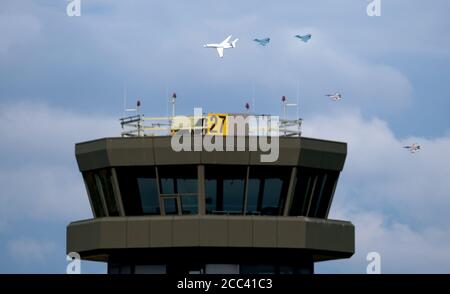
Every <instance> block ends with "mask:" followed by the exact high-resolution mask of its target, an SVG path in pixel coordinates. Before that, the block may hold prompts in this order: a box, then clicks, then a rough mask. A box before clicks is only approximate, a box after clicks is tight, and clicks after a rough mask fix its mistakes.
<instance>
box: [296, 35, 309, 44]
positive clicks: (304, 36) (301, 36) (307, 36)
mask: <svg viewBox="0 0 450 294" xmlns="http://www.w3.org/2000/svg"><path fill="white" fill-rule="evenodd" d="M295 37H296V38H298V39H300V40H302V41H303V42H305V43H306V42H308V41H309V40H310V39H311V37H312V35H311V34H306V35H295Z"/></svg>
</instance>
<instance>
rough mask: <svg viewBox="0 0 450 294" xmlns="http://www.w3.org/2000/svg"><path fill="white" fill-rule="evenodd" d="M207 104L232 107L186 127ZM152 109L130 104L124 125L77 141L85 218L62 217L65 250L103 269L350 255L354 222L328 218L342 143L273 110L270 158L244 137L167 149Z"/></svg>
mask: <svg viewBox="0 0 450 294" xmlns="http://www.w3.org/2000/svg"><path fill="white" fill-rule="evenodd" d="M214 116H219V117H217V118H219V119H221V121H222V123H223V124H226V123H227V117H228V116H229V115H228V114H208V115H205V116H204V117H202V118H201V120H199V121H197V122H196V123H194V122H193V120H191V121H192V122H193V123H192V124H193V125H194V127H192V128H191V130H190V132H192V133H193V134H194V133H195V132H197V130H196V128H200V129H201V132H202V135H204V136H206V135H210V134H211V133H213V130H212V128H215V127H217V125H215V124H211V123H210V122H211V121H216V120H215V119H214ZM148 120H150V126H149V127H148V126H145V124H146V123H148ZM151 120H152V118H144V117H143V116H142V115H140V114H138V115H136V116H130V117H128V118H125V119H122V120H121V122H122V127H127V126H132V127H133V129H132V130H131V131H130V130H128V131H124V132H123V133H122V137H117V138H102V139H97V140H93V141H89V142H82V143H78V144H76V146H75V155H76V159H77V162H78V167H79V169H80V171H81V173H82V175H83V179H84V183H85V186H86V190H87V195H88V198H89V201H90V205H91V208H92V213H93V218H92V219H87V220H79V221H75V222H72V223H70V224H69V225H68V227H67V253H69V252H77V253H79V254H80V256H81V258H82V259H84V260H91V261H99V262H106V263H107V264H108V273H111V274H114V273H155V274H160V273H169V274H170V273H178V274H180V273H181V274H186V273H206V274H208V273H213V274H233V273H234V274H237V273H245V274H254V273H280V274H302V273H307V274H311V273H314V263H316V262H322V261H327V260H334V259H341V258H349V257H351V256H352V255H353V253H354V250H355V237H354V234H355V232H354V226H353V225H352V223H350V222H349V221H342V220H330V219H328V214H329V211H330V207H331V203H332V200H333V195H334V191H335V189H336V185H337V183H338V178H339V174H340V172H341V171H342V169H343V166H344V161H345V158H346V153H347V145H346V143H341V142H333V141H326V140H321V139H313V138H306V137H302V136H301V134H300V132H299V131H292V129H291V130H287V129H288V127H289V125H291V126H292V125H297V126H298V127H300V124H301V120H297V121H287V120H280V130H281V129H284V131H280V137H279V157H278V159H277V160H276V161H274V162H261V160H260V155H261V152H260V151H248V149H246V150H247V151H227V152H224V151H211V152H209V151H191V152H186V151H180V152H175V151H174V150H173V148H172V147H171V138H172V136H173V133H174V132H177V131H180V129H177V128H174V127H173V125H174V121H176V119H175V117H171V118H169V123H167V121H166V126H167V127H168V130H166V131H167V132H166V134H161V135H155V133H154V132H153V133H152V131H154V130H161V128H162V126H164V123H161V122H155V121H153V122H152V121H151ZM156 120H157V119H156ZM221 129H222V131H223V129H225V130H226V125H225V128H223V126H221ZM222 135H224V140H228V139H230V136H229V135H228V136H227V134H225V133H222ZM247 135H248V134H247ZM244 138H245V139H246V140H247V141H246V142H247V143H248V139H249V136H244ZM80 197H81V195H80Z"/></svg>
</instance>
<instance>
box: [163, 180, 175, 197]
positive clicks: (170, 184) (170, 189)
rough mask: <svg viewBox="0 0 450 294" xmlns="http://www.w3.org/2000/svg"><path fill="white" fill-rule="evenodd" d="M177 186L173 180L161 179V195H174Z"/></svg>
mask: <svg viewBox="0 0 450 294" xmlns="http://www.w3.org/2000/svg"><path fill="white" fill-rule="evenodd" d="M174 193H175V185H174V180H173V178H161V194H174Z"/></svg>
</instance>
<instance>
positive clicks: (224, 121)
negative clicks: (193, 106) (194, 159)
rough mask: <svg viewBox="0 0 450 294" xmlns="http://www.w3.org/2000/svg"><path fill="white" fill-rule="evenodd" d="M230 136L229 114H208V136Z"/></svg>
mask: <svg viewBox="0 0 450 294" xmlns="http://www.w3.org/2000/svg"><path fill="white" fill-rule="evenodd" d="M227 134H228V114H226V113H208V135H216V136H220V135H222V136H226V135H227Z"/></svg>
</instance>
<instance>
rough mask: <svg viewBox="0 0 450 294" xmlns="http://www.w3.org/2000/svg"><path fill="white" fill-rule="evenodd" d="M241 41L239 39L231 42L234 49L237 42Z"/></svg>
mask: <svg viewBox="0 0 450 294" xmlns="http://www.w3.org/2000/svg"><path fill="white" fill-rule="evenodd" d="M237 41H239V39H234V41H233V42H231V46H232V47H233V48H234V47H236V42H237Z"/></svg>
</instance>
